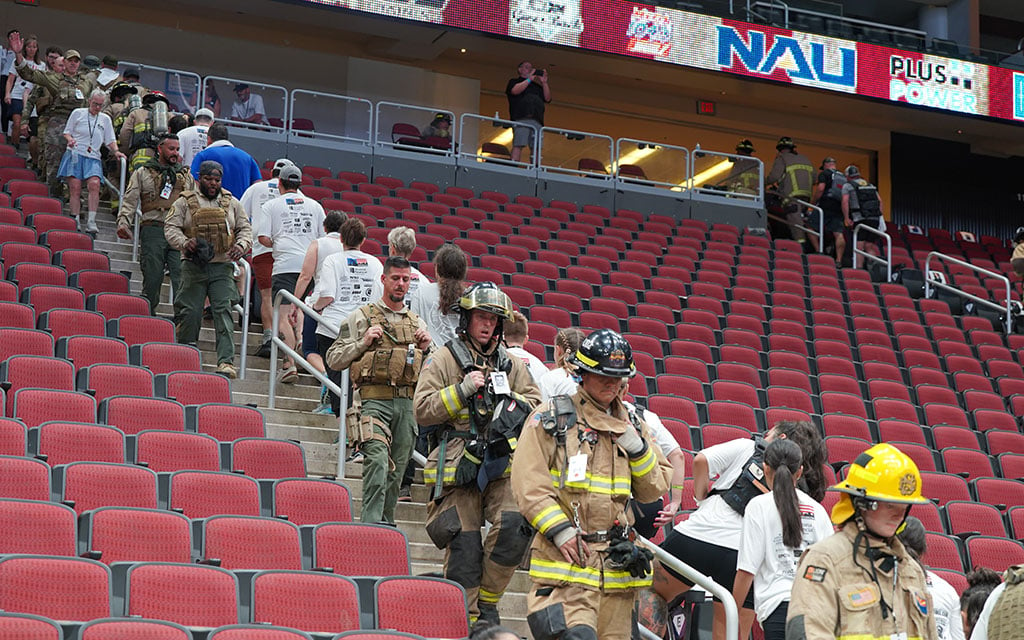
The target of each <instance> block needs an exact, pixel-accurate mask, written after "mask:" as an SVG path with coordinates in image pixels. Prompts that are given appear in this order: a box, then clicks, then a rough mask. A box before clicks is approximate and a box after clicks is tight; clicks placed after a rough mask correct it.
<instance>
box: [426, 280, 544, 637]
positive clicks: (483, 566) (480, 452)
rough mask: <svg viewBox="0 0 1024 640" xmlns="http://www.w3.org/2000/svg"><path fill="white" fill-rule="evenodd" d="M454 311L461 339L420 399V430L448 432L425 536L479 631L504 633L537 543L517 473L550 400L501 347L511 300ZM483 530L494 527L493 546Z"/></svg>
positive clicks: (431, 461)
mask: <svg viewBox="0 0 1024 640" xmlns="http://www.w3.org/2000/svg"><path fill="white" fill-rule="evenodd" d="M453 308H454V310H456V311H458V313H459V329H458V335H457V337H456V338H455V339H453V340H451V341H449V342H448V344H446V345H444V348H441V349H439V350H438V351H437V352H435V353H433V354H431V355H430V356H429V357H428V358H427V361H426V362H425V363H424V364H423V368H422V370H421V372H420V376H419V381H418V382H417V384H416V392H415V394H414V395H413V409H414V411H415V412H416V422H417V423H419V424H422V425H441V426H440V427H439V428H438V434H439V437H440V443H439V444H438V446H437V448H435V449H434V450H433V451H432V452H431V453H430V456H428V458H427V465H426V466H425V467H424V469H423V482H424V484H426V485H427V488H429V489H432V490H433V494H432V500H431V501H430V502H429V503H428V504H427V523H426V529H427V535H429V536H430V540H431V541H432V542H433V543H434V545H436V546H437V548H438V549H444V550H445V557H444V575H445V577H446V578H448V579H449V580H454V581H455V582H458V583H459V584H461V585H462V586H463V587H464V588H465V590H466V605H467V607H468V609H469V615H470V619H471V621H473V622H474V623H475V622H476V621H477V620H478V619H480V620H486V621H487V622H492V623H496V624H497V623H498V622H499V616H498V600H499V599H500V598H501V595H502V593H503V592H504V591H505V588H506V587H507V586H508V583H509V581H510V580H511V579H512V575H513V574H514V573H515V570H516V567H518V566H519V563H520V562H521V561H522V559H523V556H524V554H525V553H526V548H527V546H528V545H529V544H530V539H531V538H532V537H533V529H532V528H531V527H530V524H529V523H528V522H527V521H526V520H525V519H524V518H523V516H522V515H520V513H519V507H518V506H517V505H516V501H515V498H514V497H513V496H512V487H511V485H510V483H509V473H510V472H511V471H510V470H511V461H512V452H513V451H514V449H515V446H516V443H517V442H518V438H519V431H520V430H521V429H522V426H523V421H524V420H525V419H526V416H527V415H528V414H529V413H530V411H531V410H532V408H533V406H534V405H536V404H537V403H539V402H540V399H541V398H540V391H539V390H538V389H537V386H536V385H535V384H534V383H533V380H532V378H530V373H529V372H528V371H527V370H526V366H525V365H524V364H523V361H522V360H520V359H519V358H512V357H509V355H508V353H506V351H505V347H504V345H503V344H502V337H503V335H502V334H503V331H502V329H503V325H504V323H505V322H507V321H509V320H511V318H512V301H511V300H510V299H509V297H508V296H507V295H505V294H504V293H503V292H502V291H501V290H500V289H498V287H497V286H495V285H494V283H491V282H480V283H477V284H474V285H472V286H471V287H469V288H468V289H466V291H465V292H464V293H463V294H462V297H461V298H459V300H458V302H457V304H456V305H453ZM484 520H487V521H489V522H490V523H491V528H490V530H489V531H488V532H487V538H486V540H485V539H483V538H482V536H481V532H480V529H481V528H482V527H483V525H484Z"/></svg>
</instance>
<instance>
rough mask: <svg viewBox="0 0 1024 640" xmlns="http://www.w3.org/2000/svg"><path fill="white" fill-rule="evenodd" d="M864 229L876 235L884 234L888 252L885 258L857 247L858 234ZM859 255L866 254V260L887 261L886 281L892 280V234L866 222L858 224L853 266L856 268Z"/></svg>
mask: <svg viewBox="0 0 1024 640" xmlns="http://www.w3.org/2000/svg"><path fill="white" fill-rule="evenodd" d="M862 229H863V230H864V231H868V232H870V233H873V234H875V235H876V236H882V237H883V238H885V247H886V252H885V259H884V260H883V259H882V258H879V257H878V256H876V255H874V254H872V253H868V252H867V251H861V250H860V249H858V248H857V234H858V233H859V232H860V231H861V230H862ZM857 256H864V259H865V260H872V261H874V262H884V263H885V281H886V282H892V236H890V235H889V234H888V233H884V232H882V231H879V230H878V229H875V228H873V227H869V226H867V225H865V224H857V225H856V226H855V227H854V228H853V268H854V269H856V268H858V267H857Z"/></svg>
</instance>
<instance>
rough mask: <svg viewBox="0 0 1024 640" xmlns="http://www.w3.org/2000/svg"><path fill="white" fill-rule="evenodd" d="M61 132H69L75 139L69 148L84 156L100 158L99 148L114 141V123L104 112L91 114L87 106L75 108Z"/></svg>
mask: <svg viewBox="0 0 1024 640" xmlns="http://www.w3.org/2000/svg"><path fill="white" fill-rule="evenodd" d="M63 133H66V134H70V135H71V137H72V138H73V139H74V141H75V146H74V148H73V149H71V151H72V153H76V154H78V155H80V156H85V157H86V158H93V159H95V160H99V159H100V149H101V148H103V147H105V146H107V145H109V144H110V143H112V142H113V141H114V139H115V138H114V123H113V122H112V121H111V120H110V116H108V115H107V114H105V113H97V114H96V115H91V114H90V113H89V107H81V108H79V109H75V110H74V111H72V112H71V115H70V116H68V121H67V124H66V125H64V131H63Z"/></svg>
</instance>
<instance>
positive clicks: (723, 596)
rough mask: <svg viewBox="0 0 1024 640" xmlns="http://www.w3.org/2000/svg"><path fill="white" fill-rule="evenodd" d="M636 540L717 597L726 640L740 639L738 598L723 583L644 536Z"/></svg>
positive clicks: (659, 559)
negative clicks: (723, 608) (723, 619)
mask: <svg viewBox="0 0 1024 640" xmlns="http://www.w3.org/2000/svg"><path fill="white" fill-rule="evenodd" d="M636 541H637V542H638V543H639V544H640V545H641V546H643V547H645V548H647V549H648V550H650V551H651V553H653V554H654V557H655V558H657V560H658V561H659V562H661V563H662V564H663V565H665V566H667V567H669V568H670V569H672V570H673V571H675V572H677V573H679V574H680V575H683V576H685V577H686V578H688V579H689V580H692V581H693V582H694V584H696V585H698V586H700V587H701V588H702V589H704V590H705V591H706V592H708V593H710V594H711V595H712V596H714V597H715V598H717V599H718V600H719V602H721V603H722V606H723V607H725V640H738V637H739V630H740V615H739V610H738V609H737V608H736V600H735V599H733V597H732V593H730V591H729V590H728V589H726V588H725V587H723V586H722V585H720V584H718V583H717V582H715V581H714V580H712V579H711V578H709V577H708V576H706V575H704V574H702V573H700V572H699V571H697V570H696V569H694V568H693V567H691V566H690V565H688V564H686V563H685V562H683V561H682V560H680V559H679V558H677V557H675V556H674V555H672V554H671V553H669V552H667V551H665V550H664V549H662V548H661V547H659V546H658V545H656V544H654V543H653V542H651V541H650V540H648V539H647V538H644V537H643V536H637V537H636Z"/></svg>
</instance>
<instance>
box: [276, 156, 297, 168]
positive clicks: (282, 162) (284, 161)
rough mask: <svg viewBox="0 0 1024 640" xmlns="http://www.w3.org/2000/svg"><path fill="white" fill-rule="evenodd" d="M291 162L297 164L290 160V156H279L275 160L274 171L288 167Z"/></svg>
mask: <svg viewBox="0 0 1024 640" xmlns="http://www.w3.org/2000/svg"><path fill="white" fill-rule="evenodd" d="M290 164H295V163H294V162H292V161H291V160H289V159H288V158H278V159H277V161H276V162H274V166H273V170H274V171H280V170H281V169H284V168H285V167H287V166H288V165H290Z"/></svg>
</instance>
